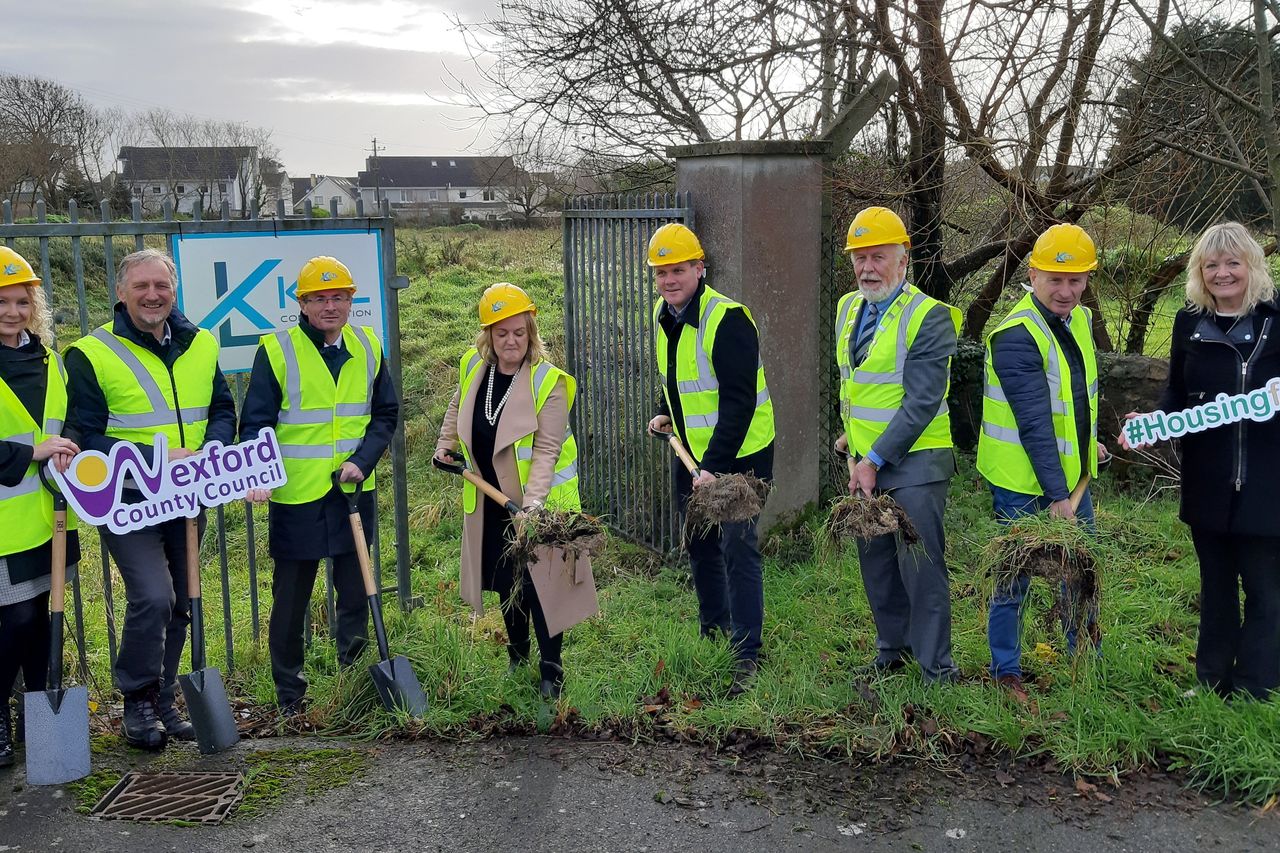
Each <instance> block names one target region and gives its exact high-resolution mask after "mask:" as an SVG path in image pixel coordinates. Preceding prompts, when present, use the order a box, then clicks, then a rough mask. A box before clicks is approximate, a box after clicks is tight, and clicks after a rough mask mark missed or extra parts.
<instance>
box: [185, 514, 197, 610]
mask: <svg viewBox="0 0 1280 853" xmlns="http://www.w3.org/2000/svg"><path fill="white" fill-rule="evenodd" d="M187 597H188V598H199V597H200V522H199V518H198V517H194V518H188V519H187Z"/></svg>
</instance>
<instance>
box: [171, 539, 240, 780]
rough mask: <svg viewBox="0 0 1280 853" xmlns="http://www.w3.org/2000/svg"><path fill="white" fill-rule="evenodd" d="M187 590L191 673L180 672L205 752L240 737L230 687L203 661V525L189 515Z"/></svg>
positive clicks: (229, 744) (225, 746) (217, 749)
mask: <svg viewBox="0 0 1280 853" xmlns="http://www.w3.org/2000/svg"><path fill="white" fill-rule="evenodd" d="M187 594H188V595H190V596H191V674H190V675H179V676H178V683H179V684H181V685H182V695H183V697H184V698H185V699H186V700H187V713H188V714H189V715H190V717H191V725H192V726H194V727H195V730H196V745H197V746H198V747H199V748H200V752H201V754H203V755H212V754H213V753H215V752H222V751H223V750H225V749H230V748H231V747H233V746H235V745H236V743H237V742H238V741H239V740H240V731H239V729H237V728H236V720H235V717H233V716H232V715H231V703H230V702H229V701H228V700H227V688H226V685H224V684H223V683H222V673H221V672H219V671H218V669H217V667H212V666H210V667H206V666H205V665H204V663H205V661H204V606H203V604H202V603H201V598H200V528H199V525H198V522H197V520H196V519H195V518H188V519H187Z"/></svg>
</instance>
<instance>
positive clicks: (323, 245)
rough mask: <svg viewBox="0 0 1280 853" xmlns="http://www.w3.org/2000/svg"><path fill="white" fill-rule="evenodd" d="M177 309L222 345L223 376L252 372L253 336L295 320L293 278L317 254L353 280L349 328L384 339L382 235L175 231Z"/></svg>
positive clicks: (350, 231)
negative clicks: (333, 261) (365, 328)
mask: <svg viewBox="0 0 1280 853" xmlns="http://www.w3.org/2000/svg"><path fill="white" fill-rule="evenodd" d="M170 248H171V250H172V253H173V259H174V262H175V263H176V264H177V266H178V293H177V296H178V310H179V311H181V312H182V313H183V314H184V315H186V317H187V319H188V320H190V321H191V322H192V323H195V324H196V325H197V326H199V327H200V328H202V329H208V330H209V331H210V332H212V333H213V336H214V337H215V338H217V339H218V344H219V345H220V347H221V353H220V355H219V359H218V360H219V363H220V364H221V366H222V369H223V371H224V372H226V373H242V372H246V371H248V370H250V369H251V368H252V367H253V356H254V353H255V352H256V351H257V348H258V339H259V338H261V337H262V336H263V335H268V334H271V333H272V332H276V331H280V330H282V329H288V328H290V327H292V326H295V325H297V323H298V301H297V299H296V298H295V294H296V292H297V287H298V273H299V272H300V271H301V270H302V265H303V264H305V263H306V262H307V261H309V260H311V259H312V258H314V257H316V256H317V255H329V256H331V257H334V258H337V259H338V260H339V261H342V263H344V264H346V266H347V268H348V269H349V270H351V275H352V277H354V278H355V282H356V287H357V290H356V295H355V300H354V302H353V304H352V306H351V320H350V322H351V324H352V325H354V326H371V327H372V328H373V330H374V331H375V332H377V333H378V335H379V336H380V337H381V338H382V340H383V341H386V339H387V319H386V311H385V302H384V300H383V293H384V282H383V276H382V235H381V232H379V231H365V230H362V229H329V230H317V231H294V232H287V233H283V234H262V233H252V234H181V235H180V234H175V235H173V237H172V240H171V246H170Z"/></svg>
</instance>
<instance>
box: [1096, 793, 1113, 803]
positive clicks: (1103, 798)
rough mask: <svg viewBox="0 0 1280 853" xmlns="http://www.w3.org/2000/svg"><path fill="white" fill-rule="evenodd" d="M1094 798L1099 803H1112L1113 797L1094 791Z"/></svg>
mask: <svg viewBox="0 0 1280 853" xmlns="http://www.w3.org/2000/svg"><path fill="white" fill-rule="evenodd" d="M1093 798H1094V799H1095V800H1097V801H1098V802H1101V803H1109V802H1111V797H1109V796H1107V795H1106V794H1104V793H1102V792H1101V791H1094V792H1093Z"/></svg>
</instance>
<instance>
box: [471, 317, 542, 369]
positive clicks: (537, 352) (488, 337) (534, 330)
mask: <svg viewBox="0 0 1280 853" xmlns="http://www.w3.org/2000/svg"><path fill="white" fill-rule="evenodd" d="M524 328H525V331H526V332H527V333H528V335H529V351H528V352H526V353H525V355H524V358H525V361H527V362H529V363H530V364H537V363H538V362H540V361H542V360H543V359H544V358H546V357H547V345H546V344H545V343H543V341H542V336H541V335H539V334H538V320H537V318H536V317H534V316H533V312H532V311H526V312H525V313H524ZM492 329H493V326H489V327H487V328H484V329H481V330H480V332H479V333H478V334H477V335H476V349H477V350H478V351H479V353H480V357H481V358H483V359H484V360H485V361H486V362H488V363H489V364H497V362H498V358H497V356H495V355H494V354H493V335H492Z"/></svg>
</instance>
